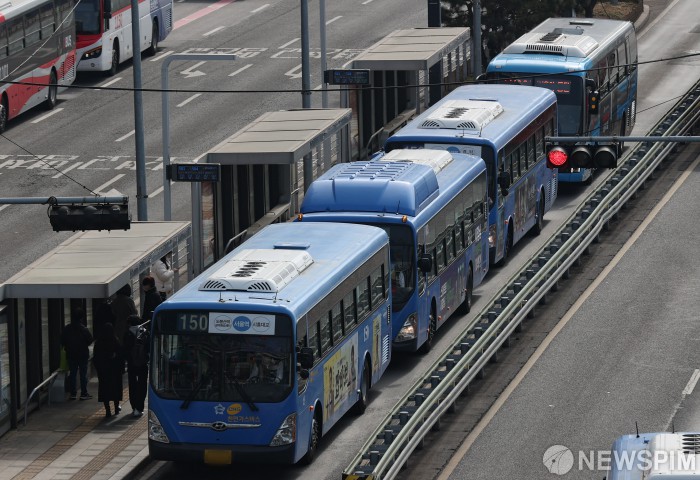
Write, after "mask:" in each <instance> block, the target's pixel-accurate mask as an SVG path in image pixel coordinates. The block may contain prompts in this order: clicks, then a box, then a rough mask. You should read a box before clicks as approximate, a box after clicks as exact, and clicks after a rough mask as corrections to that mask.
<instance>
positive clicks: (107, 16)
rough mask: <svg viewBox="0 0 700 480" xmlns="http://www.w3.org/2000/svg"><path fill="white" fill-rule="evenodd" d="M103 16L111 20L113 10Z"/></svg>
mask: <svg viewBox="0 0 700 480" xmlns="http://www.w3.org/2000/svg"><path fill="white" fill-rule="evenodd" d="M103 17H104V19H105V20H109V19H110V18H112V12H105V13H104V15H103Z"/></svg>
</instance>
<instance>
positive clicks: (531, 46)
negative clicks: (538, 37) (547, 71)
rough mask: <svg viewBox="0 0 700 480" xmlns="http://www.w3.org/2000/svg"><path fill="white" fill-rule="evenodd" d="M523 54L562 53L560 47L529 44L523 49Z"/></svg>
mask: <svg viewBox="0 0 700 480" xmlns="http://www.w3.org/2000/svg"><path fill="white" fill-rule="evenodd" d="M525 52H545V53H562V47H561V45H542V44H539V45H538V44H536V43H529V44H528V45H527V47H525Z"/></svg>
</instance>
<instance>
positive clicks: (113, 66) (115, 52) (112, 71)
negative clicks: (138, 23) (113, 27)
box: [106, 42, 119, 77]
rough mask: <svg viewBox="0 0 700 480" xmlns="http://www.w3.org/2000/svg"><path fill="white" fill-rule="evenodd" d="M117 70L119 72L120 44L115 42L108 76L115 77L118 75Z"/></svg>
mask: <svg viewBox="0 0 700 480" xmlns="http://www.w3.org/2000/svg"><path fill="white" fill-rule="evenodd" d="M117 70H119V42H114V45H113V46H112V63H111V64H110V66H109V70H107V72H106V73H107V76H108V77H113V76H114V75H116V74H117Z"/></svg>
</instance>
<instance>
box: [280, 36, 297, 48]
mask: <svg viewBox="0 0 700 480" xmlns="http://www.w3.org/2000/svg"><path fill="white" fill-rule="evenodd" d="M297 40H300V39H299V38H295V39H294V40H292V41H290V42H287V43H285V44H284V45H280V46H279V47H278V48H286V47H288V46H290V45H291V44H292V43H294V42H296V41H297Z"/></svg>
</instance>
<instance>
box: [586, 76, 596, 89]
mask: <svg viewBox="0 0 700 480" xmlns="http://www.w3.org/2000/svg"><path fill="white" fill-rule="evenodd" d="M586 90H588V91H593V90H598V85H597V84H596V81H595V80H593V79H592V78H587V79H586Z"/></svg>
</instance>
